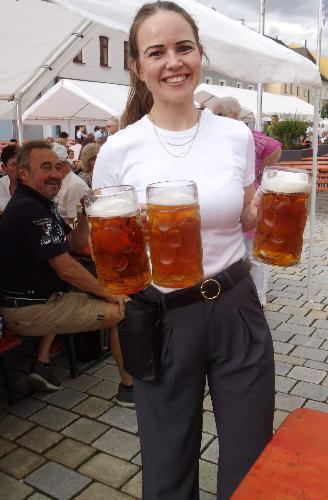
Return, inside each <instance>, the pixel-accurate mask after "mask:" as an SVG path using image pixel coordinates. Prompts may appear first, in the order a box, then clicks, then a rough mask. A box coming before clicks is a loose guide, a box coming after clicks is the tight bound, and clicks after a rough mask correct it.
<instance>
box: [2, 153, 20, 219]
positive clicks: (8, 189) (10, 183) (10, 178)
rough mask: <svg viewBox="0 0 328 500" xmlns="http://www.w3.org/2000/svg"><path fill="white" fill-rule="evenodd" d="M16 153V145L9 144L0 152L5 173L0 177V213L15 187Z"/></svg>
mask: <svg viewBox="0 0 328 500" xmlns="http://www.w3.org/2000/svg"><path fill="white" fill-rule="evenodd" d="M16 153H17V146H13V145H11V144H10V145H9V146H6V147H5V148H3V150H2V153H1V161H2V170H3V172H4V173H5V174H6V175H5V176H4V177H1V179H0V214H2V212H3V211H4V209H5V208H6V205H7V203H8V201H9V200H10V198H11V195H12V194H13V192H14V191H15V189H16Z"/></svg>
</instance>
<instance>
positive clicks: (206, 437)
mask: <svg viewBox="0 0 328 500" xmlns="http://www.w3.org/2000/svg"><path fill="white" fill-rule="evenodd" d="M213 439H214V436H212V434H208V433H207V432H202V439H201V443H200V451H201V453H203V451H204V449H205V448H206V447H207V446H208V445H209V444H210V442H211V441H213Z"/></svg>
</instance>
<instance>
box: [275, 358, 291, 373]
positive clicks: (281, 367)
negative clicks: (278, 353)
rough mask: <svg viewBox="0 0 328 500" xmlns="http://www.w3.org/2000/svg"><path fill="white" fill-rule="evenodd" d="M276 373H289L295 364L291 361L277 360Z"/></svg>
mask: <svg viewBox="0 0 328 500" xmlns="http://www.w3.org/2000/svg"><path fill="white" fill-rule="evenodd" d="M274 365H275V374H276V375H287V373H288V372H289V371H290V370H291V369H292V367H293V365H291V364H289V363H282V362H281V361H278V360H275V362H274Z"/></svg>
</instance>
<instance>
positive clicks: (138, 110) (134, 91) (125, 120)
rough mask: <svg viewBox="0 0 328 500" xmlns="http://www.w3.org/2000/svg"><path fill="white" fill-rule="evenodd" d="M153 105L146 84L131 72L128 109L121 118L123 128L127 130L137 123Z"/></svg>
mask: <svg viewBox="0 0 328 500" xmlns="http://www.w3.org/2000/svg"><path fill="white" fill-rule="evenodd" d="M153 103H154V101H153V96H152V94H151V93H150V92H149V90H148V89H147V87H146V85H145V83H144V82H143V81H141V80H140V79H139V78H138V77H137V75H136V74H135V73H133V72H132V70H131V84H130V90H129V95H128V100H127V104H126V108H125V111H124V113H123V115H122V118H121V128H125V127H127V126H128V125H131V124H132V123H135V122H136V121H138V120H140V118H142V117H143V116H144V115H146V114H147V113H149V111H150V110H151V108H152V106H153Z"/></svg>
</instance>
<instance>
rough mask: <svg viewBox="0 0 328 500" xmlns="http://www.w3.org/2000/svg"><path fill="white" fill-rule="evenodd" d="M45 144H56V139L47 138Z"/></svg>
mask: <svg viewBox="0 0 328 500" xmlns="http://www.w3.org/2000/svg"><path fill="white" fill-rule="evenodd" d="M45 142H46V143H48V144H52V143H53V142H55V139H54V138H53V137H51V136H49V137H47V138H46V140H45Z"/></svg>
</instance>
